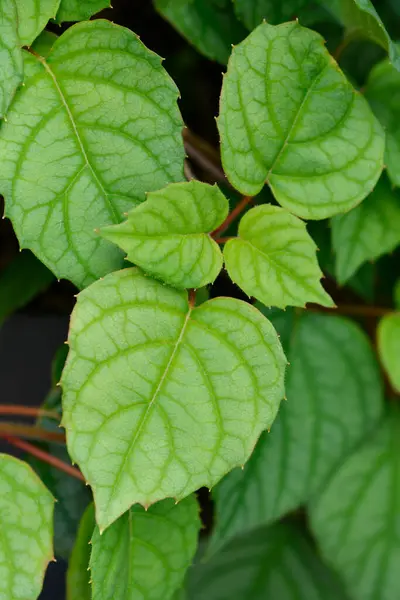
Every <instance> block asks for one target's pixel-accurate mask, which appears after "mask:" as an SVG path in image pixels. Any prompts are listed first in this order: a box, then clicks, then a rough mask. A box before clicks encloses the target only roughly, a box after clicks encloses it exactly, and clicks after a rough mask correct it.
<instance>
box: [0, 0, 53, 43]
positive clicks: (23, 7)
mask: <svg viewBox="0 0 400 600" xmlns="http://www.w3.org/2000/svg"><path fill="white" fill-rule="evenodd" d="M1 1H2V3H3V1H4V0H1ZM14 2H15V4H16V7H17V12H18V34H19V41H20V44H21V46H31V45H32V42H33V41H34V40H35V39H36V38H37V36H38V35H39V33H41V31H43V29H44V28H45V27H46V25H47V23H48V22H49V21H50V19H54V18H55V16H56V14H57V10H58V7H59V5H60V0H39V1H38V0H14Z"/></svg>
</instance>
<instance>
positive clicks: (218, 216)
mask: <svg viewBox="0 0 400 600" xmlns="http://www.w3.org/2000/svg"><path fill="white" fill-rule="evenodd" d="M228 212H229V203H228V200H227V199H226V198H225V196H224V195H223V194H222V192H220V190H219V188H218V187H216V186H211V185H207V184H206V183H200V182H199V181H194V180H193V181H190V182H188V183H176V184H172V185H169V186H168V187H166V188H165V189H163V190H160V191H159V192H152V193H150V194H149V195H148V196H147V200H146V202H144V203H143V204H141V205H140V206H138V207H137V208H134V209H133V210H132V211H131V212H130V213H129V215H128V220H127V221H126V222H125V223H122V224H121V225H113V226H111V227H105V228H103V229H102V230H101V235H102V236H103V237H104V238H105V239H106V240H109V241H110V242H113V243H114V244H117V245H118V246H119V247H120V248H122V249H123V250H124V251H125V252H126V253H127V255H128V260H130V261H131V262H132V263H134V264H135V265H138V266H139V267H141V268H142V269H143V270H144V271H146V272H147V273H149V274H150V275H153V277H156V278H157V279H161V280H162V281H165V282H166V283H168V284H170V285H173V286H175V287H177V288H199V287H202V286H204V285H207V284H208V283H212V282H213V281H214V280H215V279H216V277H217V275H218V273H219V272H220V270H221V268H222V254H221V251H220V249H219V246H218V244H217V243H216V242H215V241H214V240H213V239H212V238H211V237H210V236H209V235H208V234H209V233H211V232H212V231H214V229H216V228H217V227H218V226H219V225H221V223H223V221H224V220H225V219H226V217H227V215H228Z"/></svg>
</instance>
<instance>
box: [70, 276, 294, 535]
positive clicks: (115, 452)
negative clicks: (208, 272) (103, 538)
mask: <svg viewBox="0 0 400 600" xmlns="http://www.w3.org/2000/svg"><path fill="white" fill-rule="evenodd" d="M69 344H70V354H69V357H68V360H67V364H66V367H65V370H64V373H63V377H62V385H63V389H64V395H63V409H64V418H63V424H64V426H65V428H66V430H67V440H68V449H69V452H70V455H71V456H72V457H73V459H74V461H75V462H77V463H78V464H79V466H80V467H81V469H82V472H83V473H84V475H85V477H86V479H87V481H88V482H89V484H90V485H91V486H92V489H93V492H94V496H95V504H96V516H97V523H98V524H99V527H100V529H105V528H106V527H108V526H109V525H110V524H111V523H112V522H113V521H115V520H116V519H117V518H118V517H119V516H120V515H121V514H123V513H124V512H125V511H126V510H127V509H128V508H129V507H130V506H132V505H133V504H135V503H140V504H142V505H143V506H149V505H150V504H152V503H154V502H156V501H158V500H160V499H163V498H168V497H175V498H177V499H181V498H184V497H185V496H187V495H189V494H190V493H191V492H193V491H194V490H196V489H198V488H199V487H201V486H203V485H206V486H208V487H212V486H213V485H215V483H216V482H217V481H218V480H219V479H221V477H222V476H223V475H225V473H227V472H228V471H229V470H230V469H232V468H233V467H234V466H239V465H242V464H244V463H245V462H246V460H247V459H248V458H249V456H250V454H251V452H252V450H253V448H254V445H255V442H256V440H257V439H258V437H259V435H260V433H261V431H262V430H264V429H266V428H268V427H270V425H271V424H272V422H273V420H274V418H275V416H276V413H277V410H278V406H279V403H280V400H281V398H282V397H283V394H284V390H283V378H284V371H285V364H286V359H285V357H284V354H283V351H282V348H281V345H280V343H279V340H278V337H277V334H276V332H275V330H274V329H273V327H272V325H271V324H270V323H269V321H268V320H267V319H266V318H265V317H264V316H263V315H262V314H261V313H260V312H259V311H257V310H256V309H255V308H254V307H252V306H250V305H249V304H246V303H245V302H242V301H240V300H235V299H232V298H216V299H214V300H210V301H208V302H205V303H204V304H202V305H201V306H199V307H197V308H193V307H192V306H191V305H189V304H188V299H187V294H186V293H184V292H178V291H177V290H174V289H172V288H168V287H166V286H165V285H163V284H161V283H159V282H157V281H155V280H153V279H150V278H149V277H145V276H144V275H143V274H142V273H141V272H140V271H139V270H137V269H126V270H124V271H120V272H117V273H112V274H111V275H108V276H107V277H105V279H104V280H102V281H98V282H96V283H95V284H93V285H92V286H90V287H89V288H88V289H87V290H85V291H84V292H82V293H81V294H80V295H79V296H78V301H77V305H76V308H75V310H74V312H73V315H72V326H71V329H70V336H69Z"/></svg>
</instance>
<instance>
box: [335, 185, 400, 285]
mask: <svg viewBox="0 0 400 600" xmlns="http://www.w3.org/2000/svg"><path fill="white" fill-rule="evenodd" d="M332 243H333V248H334V250H335V252H336V263H335V271H336V277H337V280H338V282H339V283H340V284H343V283H345V282H346V281H347V280H348V279H350V277H351V276H352V275H353V274H354V273H355V272H356V271H357V269H358V268H359V267H360V266H361V265H362V264H363V263H364V262H365V261H367V260H374V259H375V258H378V257H379V256H382V255H383V254H386V253H388V252H392V250H394V249H395V248H396V246H398V244H400V194H398V193H397V192H396V191H394V190H393V189H392V188H391V186H390V184H389V182H388V181H387V179H386V178H382V179H381V180H380V181H379V183H378V185H377V187H376V188H375V190H374V191H373V192H372V194H370V196H368V198H366V199H365V200H364V202H362V203H361V204H360V206H357V207H356V208H353V210H351V211H350V212H349V213H347V214H345V215H338V216H337V217H334V218H333V219H332Z"/></svg>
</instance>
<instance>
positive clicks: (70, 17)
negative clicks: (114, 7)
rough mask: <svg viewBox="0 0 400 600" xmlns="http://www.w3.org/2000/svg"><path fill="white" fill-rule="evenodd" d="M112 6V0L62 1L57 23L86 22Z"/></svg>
mask: <svg viewBox="0 0 400 600" xmlns="http://www.w3.org/2000/svg"><path fill="white" fill-rule="evenodd" d="M110 6H111V3H110V0H61V4H60V8H59V9H58V12H57V16H56V22H57V23H63V22H64V21H86V20H87V19H90V17H91V16H92V15H95V14H96V13H98V12H100V11H101V10H103V9H104V8H110Z"/></svg>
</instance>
